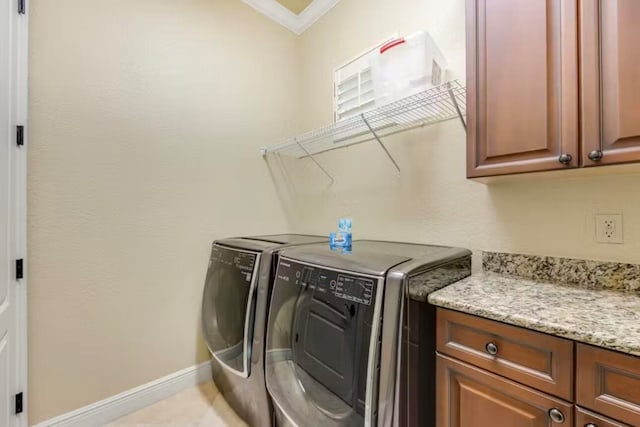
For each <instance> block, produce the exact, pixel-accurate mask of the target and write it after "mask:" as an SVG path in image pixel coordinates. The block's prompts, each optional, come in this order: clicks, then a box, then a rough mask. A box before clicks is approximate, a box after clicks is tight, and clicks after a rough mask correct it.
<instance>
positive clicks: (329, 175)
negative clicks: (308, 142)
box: [293, 138, 335, 184]
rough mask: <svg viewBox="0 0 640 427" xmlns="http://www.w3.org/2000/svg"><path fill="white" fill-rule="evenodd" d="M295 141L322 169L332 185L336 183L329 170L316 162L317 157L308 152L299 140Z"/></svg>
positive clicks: (295, 139)
mask: <svg viewBox="0 0 640 427" xmlns="http://www.w3.org/2000/svg"><path fill="white" fill-rule="evenodd" d="M293 140H294V141H295V143H296V144H298V147H300V149H301V150H302V151H304V153H305V154H306V155H307V156H308V157H309V158H310V159H311V160H312V161H313V163H315V164H316V166H318V167H319V168H320V170H321V171H322V172H324V174H325V175H326V176H327V177H328V178H329V179H330V180H331V183H332V184H333V183H334V182H335V180H334V179H333V177H332V176H331V174H330V173H329V172H327V170H326V169H325V168H323V167H322V165H321V164H320V163H318V161H317V160H316V158H315V157H313V154H311V153H309V152H308V151H307V149H306V148H304V146H303V145H302V144H300V142H298V139H297V138H294V139H293Z"/></svg>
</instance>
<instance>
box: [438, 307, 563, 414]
mask: <svg viewBox="0 0 640 427" xmlns="http://www.w3.org/2000/svg"><path fill="white" fill-rule="evenodd" d="M573 345H574V344H573V342H572V341H570V340H565V339H563V338H558V337H553V336H551V335H546V334H542V333H539V332H535V331H530V330H527V329H523V328H518V327H515V326H509V325H505V324H503V323H500V322H495V321H493V320H487V319H483V318H480V317H476V316H470V315H468V314H463V313H458V312H455V311H451V310H445V309H438V319H437V349H438V351H439V352H441V353H443V354H447V355H449V356H453V357H455V358H457V359H460V360H462V361H464V362H468V363H471V364H473V365H475V366H478V367H480V368H483V369H486V370H488V371H491V372H495V373H497V374H499V375H502V376H505V377H507V378H510V379H513V380H515V381H518V382H520V383H523V384H526V385H528V386H530V387H533V388H536V389H538V390H541V391H544V392H546V393H549V394H553V395H555V396H558V397H560V398H562V399H565V400H569V401H572V400H573Z"/></svg>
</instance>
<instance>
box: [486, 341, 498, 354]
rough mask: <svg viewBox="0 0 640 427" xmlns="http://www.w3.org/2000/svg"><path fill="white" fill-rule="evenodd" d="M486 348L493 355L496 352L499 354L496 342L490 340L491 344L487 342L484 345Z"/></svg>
mask: <svg viewBox="0 0 640 427" xmlns="http://www.w3.org/2000/svg"><path fill="white" fill-rule="evenodd" d="M484 349H485V350H487V353H489V354H490V355H492V356H495V355H496V354H498V346H497V345H495V344H494V343H492V342H490V343H489V344H487V345H486V346H485V347H484Z"/></svg>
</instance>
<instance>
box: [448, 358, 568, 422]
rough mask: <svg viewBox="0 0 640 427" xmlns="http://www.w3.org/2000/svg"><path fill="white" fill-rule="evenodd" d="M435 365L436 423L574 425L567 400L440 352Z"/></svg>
mask: <svg viewBox="0 0 640 427" xmlns="http://www.w3.org/2000/svg"><path fill="white" fill-rule="evenodd" d="M436 365H437V367H436V378H437V382H436V384H437V391H436V404H437V411H436V417H437V423H436V425H437V426H438V427H479V426H491V427H552V426H556V425H558V426H559V425H561V424H562V425H565V426H572V425H573V406H572V405H571V404H570V403H567V402H564V401H562V400H559V399H556V398H554V397H551V396H548V395H546V394H543V393H540V392H538V391H535V390H533V389H530V388H527V387H525V386H522V385H520V384H518V383H515V382H513V381H509V380H506V379H504V378H502V377H499V376H497V375H494V374H490V373H488V372H485V371H483V370H481V369H478V368H475V367H473V366H471V365H467V364H465V363H462V362H458V361H456V360H455V359H451V358H448V357H446V356H442V355H440V354H438V356H437V362H436ZM554 419H555V421H554Z"/></svg>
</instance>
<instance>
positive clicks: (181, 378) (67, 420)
mask: <svg viewBox="0 0 640 427" xmlns="http://www.w3.org/2000/svg"><path fill="white" fill-rule="evenodd" d="M211 378H212V377H211V363H210V362H204V363H201V364H200V365H196V366H192V367H190V368H186V369H183V370H181V371H178V372H174V373H173V374H169V375H167V376H166V377H163V378H159V379H157V380H155V381H151V382H149V383H146V384H143V385H141V386H139V387H136V388H132V389H131V390H127V391H125V392H122V393H120V394H116V395H115V396H111V397H109V398H107V399H104V400H101V401H99V402H96V403H92V404H90V405H87V406H84V407H82V408H79V409H76V410H75V411H71V412H67V413H66V414H62V415H59V416H57V417H55V418H51V419H50V420H47V421H43V422H41V423H39V424H37V425H36V426H34V427H50V426H56V427H71V426H73V427H94V426H95V427H99V426H102V425H104V424H106V423H109V422H111V421H114V420H117V419H118V418H120V417H123V416H125V415H127V414H130V413H132V412H135V411H137V410H140V409H142V408H144V407H146V406H149V405H152V404H154V403H156V402H159V401H161V400H163V399H166V398H167V397H169V396H172V395H174V394H176V393H178V392H180V391H182V390H186V389H188V388H190V387H195V386H196V385H198V384H200V383H203V382H205V381H211Z"/></svg>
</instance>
